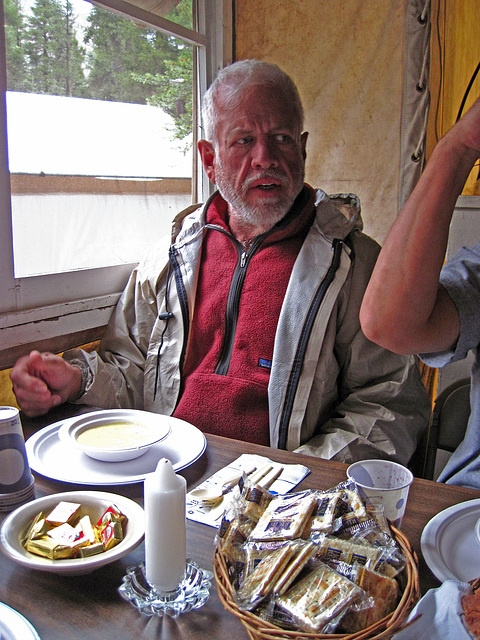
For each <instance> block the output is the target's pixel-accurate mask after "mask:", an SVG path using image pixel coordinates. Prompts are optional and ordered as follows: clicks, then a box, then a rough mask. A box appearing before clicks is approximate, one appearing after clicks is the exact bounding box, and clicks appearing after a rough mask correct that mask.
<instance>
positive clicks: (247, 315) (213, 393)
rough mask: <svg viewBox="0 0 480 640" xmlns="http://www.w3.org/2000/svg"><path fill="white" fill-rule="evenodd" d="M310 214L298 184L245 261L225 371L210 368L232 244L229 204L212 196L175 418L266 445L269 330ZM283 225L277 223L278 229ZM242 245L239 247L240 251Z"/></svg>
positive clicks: (307, 192) (218, 340)
mask: <svg viewBox="0 0 480 640" xmlns="http://www.w3.org/2000/svg"><path fill="white" fill-rule="evenodd" d="M313 216H314V192H313V190H312V189H311V188H306V189H304V190H303V191H302V192H301V194H300V196H299V197H298V198H297V201H296V202H295V204H294V206H293V208H292V211H291V212H290V213H289V214H288V215H287V218H285V222H284V223H283V224H282V223H280V225H279V226H280V228H279V229H277V228H275V230H272V232H271V233H270V234H269V235H268V236H267V237H266V238H265V239H264V241H263V242H262V244H261V245H260V246H259V247H258V249H257V250H256V251H255V253H254V254H253V256H252V258H251V261H250V263H249V265H248V267H247V272H246V277H245V281H244V285H243V288H242V290H241V292H240V294H239V297H238V301H239V311H238V322H237V326H236V331H235V337H234V341H233V348H232V351H231V360H230V364H229V367H228V370H227V372H226V374H225V375H219V374H217V373H215V367H216V365H217V363H218V360H219V356H220V353H221V350H222V345H223V341H224V337H225V328H226V327H225V316H226V309H227V300H228V296H229V292H230V286H231V283H232V276H233V274H234V271H235V268H236V266H237V263H238V262H239V260H240V257H239V252H238V250H237V244H236V243H235V241H234V239H233V237H232V236H231V234H230V231H229V229H228V225H227V222H226V220H227V205H226V203H225V201H224V200H223V199H222V198H221V196H219V195H218V196H217V197H216V198H215V199H214V200H213V202H212V203H211V204H210V206H209V208H208V211H207V223H208V224H210V225H216V226H217V227H220V228H222V229H223V230H224V231H225V232H227V234H228V235H226V234H225V233H223V232H222V231H220V230H218V229H211V228H208V229H206V232H205V238H204V242H203V245H202V260H201V268H200V274H199V281H198V287H197V292H196V297H195V311H194V316H193V322H192V325H191V328H190V335H189V341H188V348H187V353H186V359H185V365H184V369H183V377H182V380H183V382H182V394H181V398H180V401H179V404H178V406H177V408H176V410H175V412H174V414H173V415H174V416H175V417H176V418H180V419H182V420H186V421H187V422H190V423H192V424H194V425H195V426H196V427H198V428H199V429H201V430H202V431H203V432H205V433H213V434H217V435H222V436H226V437H229V438H236V439H239V440H245V441H249V442H256V443H258V444H266V445H269V444H270V439H269V417H268V393H267V387H268V381H269V378H270V368H271V362H272V357H273V344H274V340H275V331H276V328H277V322H278V318H279V315H280V309H281V306H282V303H283V299H284V297H285V291H286V289H287V285H288V281H289V278H290V274H291V271H292V268H293V264H294V262H295V260H296V258H297V255H298V252H299V251H300V248H301V246H302V243H303V241H304V239H305V236H306V234H307V233H308V229H309V228H310V226H311V223H312V221H313ZM282 227H283V228H282ZM241 252H242V250H240V253H241Z"/></svg>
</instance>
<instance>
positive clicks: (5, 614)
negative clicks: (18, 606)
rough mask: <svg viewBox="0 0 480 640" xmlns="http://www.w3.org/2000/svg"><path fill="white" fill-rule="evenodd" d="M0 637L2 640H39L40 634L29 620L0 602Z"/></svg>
mask: <svg viewBox="0 0 480 640" xmlns="http://www.w3.org/2000/svg"><path fill="white" fill-rule="evenodd" d="M0 638H1V639H2V640H40V636H39V635H38V633H37V632H36V631H35V629H34V628H33V627H32V625H31V624H30V622H29V621H28V620H27V619H26V618H24V617H23V616H22V615H21V614H20V613H18V611H15V609H12V608H11V607H9V606H7V605H6V604H3V602H0Z"/></svg>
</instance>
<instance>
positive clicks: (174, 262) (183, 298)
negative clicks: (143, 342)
mask: <svg viewBox="0 0 480 640" xmlns="http://www.w3.org/2000/svg"><path fill="white" fill-rule="evenodd" d="M168 259H169V262H170V264H171V267H172V271H173V275H174V277H175V284H176V286H177V294H178V299H179V302H180V309H181V311H182V319H183V326H184V332H183V345H182V352H181V355H180V370H181V369H182V368H183V362H184V359H185V352H186V350H187V340H188V334H189V332H190V315H189V313H188V298H187V292H186V290H185V285H184V284H183V278H182V272H181V269H180V265H179V263H178V259H177V251H176V249H175V248H174V247H173V245H172V246H171V247H170V249H169V250H168Z"/></svg>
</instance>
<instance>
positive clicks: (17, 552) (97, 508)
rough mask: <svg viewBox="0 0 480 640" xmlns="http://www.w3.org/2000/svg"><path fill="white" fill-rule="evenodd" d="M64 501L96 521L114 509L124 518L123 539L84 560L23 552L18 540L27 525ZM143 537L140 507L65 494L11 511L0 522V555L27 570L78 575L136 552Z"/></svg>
mask: <svg viewBox="0 0 480 640" xmlns="http://www.w3.org/2000/svg"><path fill="white" fill-rule="evenodd" d="M62 500H66V501H67V502H76V503H79V504H81V505H82V508H83V509H84V511H85V513H88V514H89V515H90V517H91V518H92V520H95V521H97V520H98V519H100V518H101V517H102V515H103V514H104V513H105V510H106V509H108V507H109V506H110V505H112V504H114V505H116V506H117V507H118V508H119V509H120V511H121V512H122V513H123V514H124V515H125V516H126V517H127V523H126V526H125V533H124V538H123V540H122V541H121V542H119V543H118V544H117V545H116V546H114V547H112V548H111V549H108V550H107V551H104V552H103V553H98V554H96V555H93V556H89V557H87V558H66V559H63V560H49V559H48V558H42V557H41V556H37V555H35V554H33V553H30V552H29V551H27V550H26V549H25V548H24V546H23V544H22V542H21V540H22V537H23V534H24V532H25V530H26V529H27V527H28V526H29V524H30V522H31V521H32V520H33V518H35V516H36V515H38V514H39V513H40V512H42V511H50V510H52V509H54V508H55V507H56V506H57V504H58V503H59V502H60V501H62ZM144 534H145V515H144V511H143V509H142V507H141V506H140V505H138V504H137V503H136V502H134V501H133V500H130V498H125V497H124V496H120V495H117V494H116V493H106V492H105V491H67V492H65V493H54V494H52V495H49V496H45V497H43V498H38V499H37V500H34V501H33V502H29V503H28V504H25V505H23V507H19V508H18V509H15V511H13V512H12V513H11V514H10V515H9V516H8V517H7V518H6V519H5V520H4V522H3V524H2V528H1V529H0V546H1V549H2V551H3V553H4V554H5V555H7V556H9V557H10V558H11V559H12V560H14V561H15V562H18V563H19V564H21V565H22V566H24V567H28V568H29V569H37V570H39V571H47V572H50V573H61V574H63V575H81V574H84V573H90V572H91V571H93V570H94V569H98V568H99V567H103V566H105V565H107V564H109V563H110V562H114V561H115V560H118V559H119V558H123V556H126V555H127V554H128V553H130V552H131V551H133V549H136V547H138V545H139V544H140V543H141V542H142V540H143V537H144Z"/></svg>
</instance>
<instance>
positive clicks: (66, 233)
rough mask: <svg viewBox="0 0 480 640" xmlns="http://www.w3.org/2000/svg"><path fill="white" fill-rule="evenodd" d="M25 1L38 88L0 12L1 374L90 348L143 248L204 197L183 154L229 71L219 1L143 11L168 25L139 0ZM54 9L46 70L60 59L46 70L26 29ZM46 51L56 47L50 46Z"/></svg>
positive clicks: (15, 0) (15, 1)
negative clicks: (86, 344)
mask: <svg viewBox="0 0 480 640" xmlns="http://www.w3.org/2000/svg"><path fill="white" fill-rule="evenodd" d="M29 1H30V2H31V3H32V6H33V7H34V9H28V8H27V10H26V11H27V12H28V11H29V13H28V14H27V22H28V26H29V28H30V33H29V36H28V38H24V40H26V42H25V46H26V49H27V58H26V59H27V60H28V62H29V63H30V65H31V66H33V67H35V69H34V71H36V73H37V75H36V76H35V73H33V72H30V73H26V72H25V70H24V69H22V68H21V65H22V63H23V62H22V60H21V59H18V60H17V59H15V58H14V57H13V55H12V54H11V41H9V39H11V38H12V37H14V34H15V28H14V29H9V26H11V25H12V24H13V25H14V26H15V25H17V27H18V20H17V22H16V19H17V17H16V14H15V9H16V8H17V9H18V7H19V6H20V4H19V0H4V1H3V7H4V10H5V13H6V22H7V27H6V48H7V50H8V51H9V54H8V56H7V62H6V64H5V54H4V46H3V42H2V47H1V51H0V85H1V88H2V94H1V95H2V97H4V105H5V108H6V121H5V120H4V121H3V122H2V125H3V126H0V131H2V132H6V133H7V135H6V136H5V134H4V133H2V134H1V136H2V138H3V139H2V141H1V143H0V151H1V157H0V180H1V181H2V187H1V188H0V268H1V274H2V275H1V277H0V339H1V343H0V344H2V347H1V348H0V350H1V356H0V365H3V366H6V365H10V364H11V363H12V362H13V361H14V360H15V359H16V357H17V356H18V355H19V353H22V352H25V351H28V349H29V348H30V345H37V346H39V347H40V348H50V344H51V343H52V344H54V345H55V347H54V348H58V349H61V348H66V347H68V346H71V344H74V343H75V342H78V341H79V340H80V341H87V340H88V339H94V338H95V337H96V335H97V334H98V328H99V327H102V326H104V325H105V324H106V322H107V321H108V318H109V316H110V314H111V311H112V309H113V306H114V305H115V303H116V300H117V299H118V296H119V294H120V292H121V291H122V289H123V287H124V284H125V282H126V279H127V278H128V275H129V273H130V271H131V269H132V268H133V266H134V265H135V264H136V262H138V260H139V259H140V258H141V257H142V255H143V254H144V253H145V251H146V250H147V249H148V245H149V242H150V241H151V242H152V243H153V242H156V241H157V240H158V239H159V238H160V237H161V236H162V235H165V234H168V233H169V232H170V222H171V219H172V218H173V216H174V215H175V214H176V213H177V212H178V211H180V210H181V209H183V208H185V206H188V205H189V204H190V203H191V202H192V201H199V200H203V199H204V198H205V196H206V190H207V189H208V188H209V187H208V182H207V181H206V180H205V179H204V178H202V172H201V169H200V167H198V166H197V164H196V159H197V154H196V152H195V149H196V144H195V141H196V137H197V128H198V120H199V118H198V117H197V113H198V108H197V103H198V96H199V95H201V94H202V93H203V91H204V89H205V88H206V86H208V84H209V83H210V82H211V80H212V78H213V77H214V75H215V71H216V70H217V69H219V68H221V67H222V66H224V64H225V63H226V62H228V61H229V60H228V57H229V56H228V54H227V55H226V56H225V57H224V54H223V52H224V50H228V43H229V42H230V34H229V29H225V25H231V17H230V15H229V4H228V2H226V1H225V2H224V1H222V0H197V1H195V0H180V1H179V0H177V1H176V2H175V1H173V2H172V1H170V2H164V3H155V5H154V6H156V7H159V6H160V7H161V6H167V5H168V6H169V10H170V12H169V13H168V14H167V16H166V17H165V16H162V15H158V14H157V13H151V12H149V11H147V10H146V9H145V8H144V7H145V6H146V5H147V3H146V1H145V0H133V2H132V4H130V3H125V2H123V0H102V2H95V6H93V5H91V4H90V3H88V2H86V1H85V0H65V1H63V0H62V1H58V0H29ZM175 5H176V6H175ZM21 6H25V3H24V2H23V3H22V5H21ZM52 6H53V7H54V8H55V7H56V13H55V15H52V14H49V16H48V18H47V21H48V24H49V25H52V24H54V21H55V19H57V18H59V17H60V18H61V19H62V20H63V23H62V24H63V25H64V26H63V29H64V30H66V32H67V33H68V38H66V39H65V41H64V42H63V45H64V50H63V51H60V50H57V51H55V52H54V53H53V54H52V55H50V56H49V59H48V60H47V61H48V63H49V64H51V61H52V59H56V60H57V62H58V61H59V62H58V67H57V69H56V70H55V71H52V70H51V69H45V68H44V67H41V64H42V62H43V63H45V60H44V61H42V60H40V59H39V58H38V59H37V58H35V56H37V55H38V51H37V48H36V37H37V36H36V35H35V33H34V27H35V26H39V25H41V24H42V20H43V21H44V22H45V13H46V11H47V10H49V11H51V9H52ZM172 7H174V12H173V13H172V12H171V9H172ZM42 12H43V13H42ZM174 19H175V20H176V22H174V21H173V20H174ZM4 23H5V20H4ZM65 25H66V26H65ZM12 33H13V36H12ZM72 34H74V35H75V37H72ZM1 36H2V37H3V34H1ZM52 40H53V43H52V47H53V46H58V47H59V46H60V44H61V43H60V42H59V41H60V39H59V38H58V36H57V37H56V38H55V37H54V38H52ZM113 43H119V44H118V48H116V46H113ZM65 49H66V50H68V56H67V57H68V65H67V64H66V63H65V57H66V55H65ZM14 50H17V49H15V48H14ZM62 56H63V58H62ZM115 56H116V57H115ZM113 58H115V59H113ZM32 60H33V61H35V65H32ZM62 60H63V61H64V62H63V66H62V64H61V62H62ZM6 66H7V69H6V68H5V67H6ZM112 69H114V70H115V71H114V72H112ZM9 74H10V75H9ZM45 78H47V79H48V80H49V82H47V81H46V80H45ZM7 79H8V80H9V84H7ZM29 83H30V84H29ZM7 87H8V89H9V90H8V91H7V90H6V89H7ZM11 87H13V90H10V89H11ZM192 95H193V99H192ZM0 117H1V118H2V120H3V119H4V118H5V111H4V110H3V109H2V110H1V116H0ZM7 140H8V143H7ZM62 336H63V338H61V337H62ZM52 341H53V342H52ZM26 345H28V347H26ZM52 348H53V347H52Z"/></svg>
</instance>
